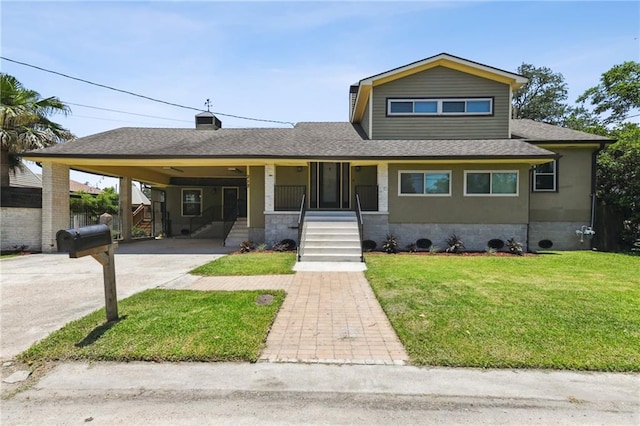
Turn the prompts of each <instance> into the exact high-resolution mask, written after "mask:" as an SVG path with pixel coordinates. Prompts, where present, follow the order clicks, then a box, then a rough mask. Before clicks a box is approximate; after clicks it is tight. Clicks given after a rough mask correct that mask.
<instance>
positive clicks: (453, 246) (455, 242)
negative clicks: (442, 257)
mask: <svg viewBox="0 0 640 426" xmlns="http://www.w3.org/2000/svg"><path fill="white" fill-rule="evenodd" d="M446 243H447V248H446V249H445V251H446V252H447V253H462V252H463V251H464V249H465V247H464V242H463V241H462V240H461V239H460V237H458V236H457V235H456V234H451V235H450V236H449V238H447V241H446Z"/></svg>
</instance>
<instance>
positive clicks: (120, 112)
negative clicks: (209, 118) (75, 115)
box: [63, 101, 191, 123]
mask: <svg viewBox="0 0 640 426" xmlns="http://www.w3.org/2000/svg"><path fill="white" fill-rule="evenodd" d="M63 102H64V103H65V104H67V105H75V106H79V107H83V108H92V109H99V110H101V111H109V112H117V113H119V114H129V115H137V116H139V117H149V118H158V119H160V120H169V121H179V122H181V123H191V121H188V120H178V119H177V118H168V117H158V116H156V115H147V114H138V113H135V112H130V111H120V110H117V109H109V108H101V107H97V106H91V105H83V104H75V103H73V102H66V101H63ZM88 118H91V117H88Z"/></svg>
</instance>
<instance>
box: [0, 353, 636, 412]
mask: <svg viewBox="0 0 640 426" xmlns="http://www.w3.org/2000/svg"><path fill="white" fill-rule="evenodd" d="M639 380H640V376H638V375H632V374H608V373H575V372H551V371H531V370H515V371H508V370H477V369H447V368H418V367H410V366H381V365H375V366H364V365H352V366H336V365H319V364H315V365H313V364H278V363H275V364H274V363H258V364H245V363H212V364H200V363H193V364H192V363H183V364H151V363H131V364H110V363H98V364H83V363H78V364H63V365H60V366H58V367H56V368H55V369H54V370H53V371H52V372H51V373H50V374H48V375H47V376H45V377H44V378H43V379H41V380H40V382H39V383H37V384H36V385H35V387H34V388H32V389H30V390H28V391H26V392H23V393H20V394H18V395H16V396H15V397H13V398H12V399H10V400H5V401H2V414H1V417H0V420H1V421H2V424H3V425H23V424H82V423H83V422H89V421H90V422H91V424H92V425H103V424H104V425H107V424H108V425H113V424H127V425H137V424H141V425H142V424H144V425H149V424H171V425H180V424H230V425H231V424H233V425H237V424H366V425H377V424H393V425H404V424H465V425H467V424H518V425H523V424H580V425H584V424H606V425H609V424H611V425H613V424H615V425H627V424H629V425H637V424H639V423H640V411H639V410H640V407H639V400H638V396H639V390H640V381H639Z"/></svg>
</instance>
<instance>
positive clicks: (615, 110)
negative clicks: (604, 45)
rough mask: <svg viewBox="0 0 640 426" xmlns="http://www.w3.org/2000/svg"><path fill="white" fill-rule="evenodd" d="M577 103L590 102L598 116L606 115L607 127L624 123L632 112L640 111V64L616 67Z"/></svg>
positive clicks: (606, 73)
mask: <svg viewBox="0 0 640 426" xmlns="http://www.w3.org/2000/svg"><path fill="white" fill-rule="evenodd" d="M577 102H580V103H584V102H589V103H590V104H591V105H592V106H593V107H594V108H593V112H594V113H595V114H596V115H599V116H600V115H605V117H604V118H603V119H602V122H603V123H604V124H605V125H608V124H612V123H619V122H621V121H623V120H624V119H625V118H626V117H627V115H628V114H629V112H630V111H632V110H634V109H636V110H637V109H640V63H638V62H633V61H627V62H624V63H622V64H620V65H615V66H614V67H613V68H611V69H610V70H609V71H606V72H605V73H603V74H602V77H600V84H598V85H597V86H594V87H591V88H589V89H587V90H586V91H585V92H584V93H583V94H582V96H580V97H579V98H578V100H577Z"/></svg>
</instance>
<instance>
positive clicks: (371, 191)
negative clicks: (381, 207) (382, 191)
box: [356, 185, 378, 212]
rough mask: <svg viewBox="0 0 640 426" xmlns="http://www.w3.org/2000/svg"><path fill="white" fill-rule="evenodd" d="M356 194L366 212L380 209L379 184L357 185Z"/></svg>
mask: <svg viewBox="0 0 640 426" xmlns="http://www.w3.org/2000/svg"><path fill="white" fill-rule="evenodd" d="M356 195H358V198H359V199H360V203H361V208H362V211H364V212H375V211H378V185H356Z"/></svg>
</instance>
